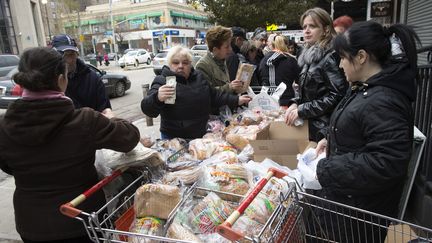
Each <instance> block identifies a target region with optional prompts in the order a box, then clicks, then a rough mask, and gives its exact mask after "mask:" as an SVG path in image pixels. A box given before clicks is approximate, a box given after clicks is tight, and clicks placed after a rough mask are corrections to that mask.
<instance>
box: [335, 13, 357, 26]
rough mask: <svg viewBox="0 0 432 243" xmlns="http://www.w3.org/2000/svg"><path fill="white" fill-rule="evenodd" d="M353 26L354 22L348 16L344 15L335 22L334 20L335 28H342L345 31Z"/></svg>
mask: <svg viewBox="0 0 432 243" xmlns="http://www.w3.org/2000/svg"><path fill="white" fill-rule="evenodd" d="M352 24H353V20H352V18H351V17H350V16H348V15H342V16H340V17H338V18H336V19H335V20H333V27H337V26H342V27H344V28H345V29H348V28H349V27H351V25H352Z"/></svg>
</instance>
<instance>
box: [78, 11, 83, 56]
mask: <svg viewBox="0 0 432 243" xmlns="http://www.w3.org/2000/svg"><path fill="white" fill-rule="evenodd" d="M77 12H78V35H79V38H80V56H82V57H83V56H84V45H83V41H84V40H83V38H82V33H81V18H80V10H79V9H78V10H77Z"/></svg>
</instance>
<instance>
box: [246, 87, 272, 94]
mask: <svg viewBox="0 0 432 243" xmlns="http://www.w3.org/2000/svg"><path fill="white" fill-rule="evenodd" d="M250 87H251V88H252V91H253V92H254V93H255V94H259V93H260V92H261V90H262V88H263V87H264V88H266V89H268V91H267V93H268V94H269V95H272V94H273V92H274V91H275V90H276V88H277V86H250Z"/></svg>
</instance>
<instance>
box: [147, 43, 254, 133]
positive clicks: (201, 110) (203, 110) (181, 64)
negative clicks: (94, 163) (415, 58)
mask: <svg viewBox="0 0 432 243" xmlns="http://www.w3.org/2000/svg"><path fill="white" fill-rule="evenodd" d="M191 63H192V55H191V54H190V51H189V49H187V48H185V47H181V46H175V47H173V48H171V49H170V51H169V52H168V65H169V67H167V66H164V67H163V68H162V73H161V75H159V76H157V77H156V78H155V79H154V81H153V83H152V85H151V89H150V90H149V92H148V94H147V96H146V97H145V98H144V99H143V100H142V102H141V110H142V111H143V112H144V114H146V115H148V116H150V117H157V116H158V115H159V114H160V115H161V127H160V131H161V137H162V139H170V138H174V137H179V138H185V139H194V138H200V137H202V136H203V135H204V134H205V133H206V125H207V121H208V119H209V115H210V112H211V109H212V107H220V106H222V105H228V106H230V107H231V108H234V107H236V106H238V105H243V104H246V103H248V102H249V101H250V98H249V97H248V96H245V95H244V96H237V95H233V94H229V93H226V92H223V91H221V90H217V89H215V88H213V87H211V86H210V84H209V83H208V82H207V80H206V79H205V78H204V75H203V74H202V73H201V72H197V71H195V70H194V69H193V67H192V64H191ZM168 76H174V77H175V79H176V81H177V85H176V86H175V87H173V86H172V85H168V84H166V80H167V77H168ZM173 96H174V97H175V103H174V104H166V100H167V99H169V98H172V97H173Z"/></svg>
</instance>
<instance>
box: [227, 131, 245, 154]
mask: <svg viewBox="0 0 432 243" xmlns="http://www.w3.org/2000/svg"><path fill="white" fill-rule="evenodd" d="M226 140H227V142H228V143H230V144H232V145H233V146H234V147H236V148H237V149H239V150H243V149H244V147H246V146H247V145H248V144H249V140H247V139H246V138H244V137H242V136H240V135H237V134H228V135H227V136H226Z"/></svg>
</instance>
